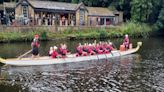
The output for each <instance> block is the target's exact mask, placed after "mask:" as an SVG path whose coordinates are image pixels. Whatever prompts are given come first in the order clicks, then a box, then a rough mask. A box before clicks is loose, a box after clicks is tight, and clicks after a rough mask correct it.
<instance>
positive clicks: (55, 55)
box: [51, 50, 58, 58]
mask: <svg viewBox="0 0 164 92" xmlns="http://www.w3.org/2000/svg"><path fill="white" fill-rule="evenodd" d="M57 56H58V53H57V51H56V50H54V51H53V53H52V54H51V58H57Z"/></svg>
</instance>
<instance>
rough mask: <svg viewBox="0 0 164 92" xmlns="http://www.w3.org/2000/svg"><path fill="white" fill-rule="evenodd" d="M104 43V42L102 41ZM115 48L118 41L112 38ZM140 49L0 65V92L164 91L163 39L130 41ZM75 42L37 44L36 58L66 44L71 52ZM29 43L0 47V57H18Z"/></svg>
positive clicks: (6, 44) (76, 42)
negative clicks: (40, 63)
mask: <svg viewBox="0 0 164 92" xmlns="http://www.w3.org/2000/svg"><path fill="white" fill-rule="evenodd" d="M106 41H107V40H106ZM111 41H113V42H114V44H115V45H116V47H118V46H119V44H121V43H122V39H113V40H111ZM131 41H132V42H133V44H134V47H135V46H136V42H137V41H142V42H143V46H142V47H141V49H140V50H139V51H138V52H137V53H135V54H131V55H127V56H124V57H118V58H112V59H108V60H106V59H104V60H95V61H83V62H78V63H66V64H59V65H49V66H29V67H14V66H3V65H1V66H0V92H155V91H156V92H164V48H163V47H164V43H163V42H164V39H163V38H147V39H132V40H131ZM79 42H82V43H84V42H93V41H92V40H89V41H51V42H41V47H40V55H47V51H48V49H49V47H50V46H54V45H57V46H59V44H60V43H66V44H67V45H68V47H69V50H70V51H71V52H74V49H73V48H75V47H76V45H77V44H78V43H79ZM29 49H30V43H5V44H2V43H1V45H0V57H3V58H12V57H18V56H19V55H21V54H23V53H24V52H26V51H28V50H29Z"/></svg>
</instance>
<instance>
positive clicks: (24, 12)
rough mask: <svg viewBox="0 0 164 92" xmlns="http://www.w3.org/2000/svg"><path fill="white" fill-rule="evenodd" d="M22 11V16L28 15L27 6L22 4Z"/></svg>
mask: <svg viewBox="0 0 164 92" xmlns="http://www.w3.org/2000/svg"><path fill="white" fill-rule="evenodd" d="M22 12H23V16H24V17H28V6H22Z"/></svg>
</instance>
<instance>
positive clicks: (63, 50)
mask: <svg viewBox="0 0 164 92" xmlns="http://www.w3.org/2000/svg"><path fill="white" fill-rule="evenodd" d="M59 52H60V54H61V55H62V57H66V55H67V54H68V50H67V45H66V44H60V48H59Z"/></svg>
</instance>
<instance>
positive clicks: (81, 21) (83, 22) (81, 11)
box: [80, 9, 85, 25]
mask: <svg viewBox="0 0 164 92" xmlns="http://www.w3.org/2000/svg"><path fill="white" fill-rule="evenodd" d="M84 17H85V11H84V9H80V25H84V24H85V21H84Z"/></svg>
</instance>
